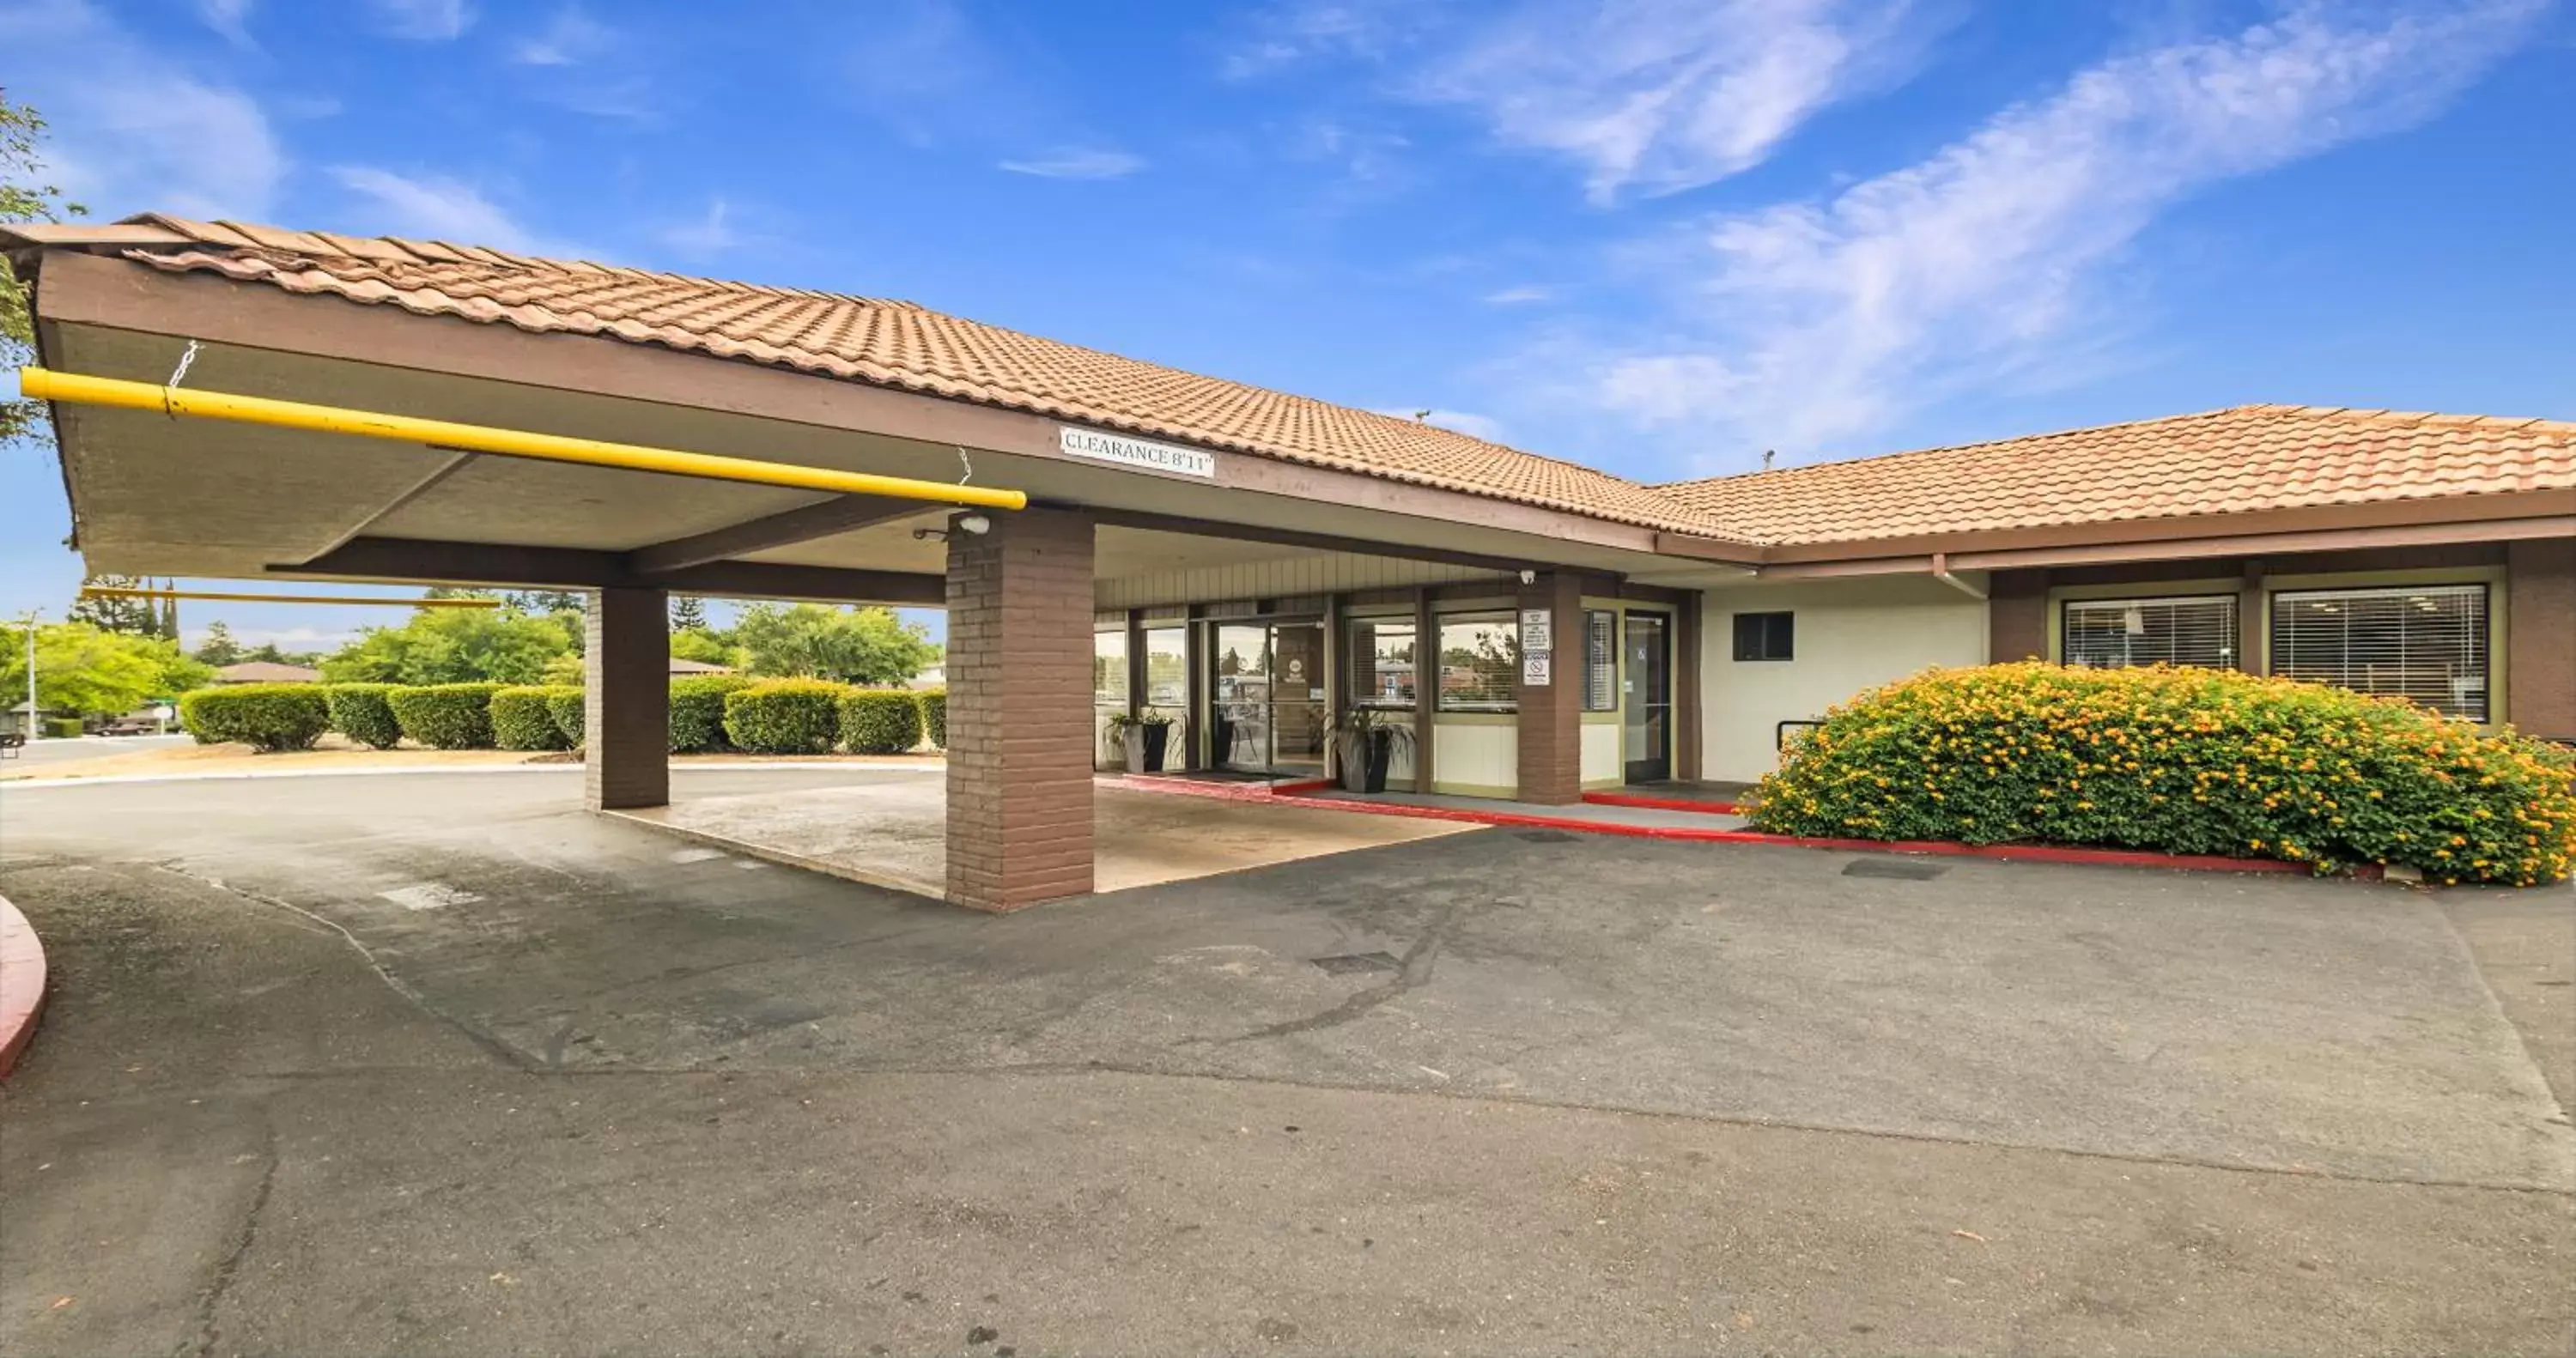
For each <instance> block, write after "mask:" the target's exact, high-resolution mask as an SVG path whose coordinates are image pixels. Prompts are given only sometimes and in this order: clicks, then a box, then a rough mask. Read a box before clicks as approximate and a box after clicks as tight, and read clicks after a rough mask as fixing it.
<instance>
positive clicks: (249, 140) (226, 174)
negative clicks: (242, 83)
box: [0, 0, 289, 220]
mask: <svg viewBox="0 0 2576 1358" xmlns="http://www.w3.org/2000/svg"><path fill="white" fill-rule="evenodd" d="M0 51H6V52H8V53H9V54H10V66H11V74H12V76H13V79H12V81H11V84H10V86H9V93H10V96H11V97H12V98H13V99H23V100H26V101H27V102H28V103H30V104H32V105H34V106H35V107H37V108H40V109H42V110H44V112H45V115H46V117H47V118H48V120H49V121H50V122H51V125H52V126H51V141H50V144H49V145H48V146H47V148H46V152H45V158H46V161H47V167H46V168H47V175H46V177H47V178H48V179H50V180H52V181H54V182H57V183H59V184H61V185H62V186H63V188H64V189H65V190H66V191H68V192H69V193H70V195H71V197H73V198H74V199H76V200H78V201H81V202H84V203H86V204H88V205H89V207H90V208H91V209H92V210H93V211H95V212H97V213H99V214H101V215H106V216H117V215H123V214H125V213H129V212H138V211H144V210H160V211H165V212H175V213H179V214H182V215H185V216H191V217H242V218H248V219H252V220H258V219H262V218H265V217H268V216H270V215H271V214H270V211H269V209H270V208H271V206H272V205H273V204H274V202H275V200H276V197H277V193H278V189H279V186H280V184H281V183H282V182H283V181H284V180H285V178H286V175H287V172H288V168H289V167H288V161H287V156H286V152H285V150H284V148H283V147H282V146H280V145H279V142H278V139H277V136H276V134H275V133H274V131H273V130H272V129H271V128H270V126H269V119H268V116H267V114H266V113H265V112H264V111H263V110H262V109H261V107H260V104H259V102H258V101H257V100H255V99H253V98H252V97H251V96H250V95H249V94H247V93H245V92H243V91H242V90H240V89H237V88H235V87H233V86H230V85H227V84H223V83H220V82H216V81H212V80H207V79H202V78H200V77H199V76H198V75H196V74H195V73H194V72H193V71H191V70H190V69H189V68H188V67H186V66H184V65H181V64H180V63H178V62H176V61H174V60H172V59H170V58H168V57H165V56H163V55H161V54H160V53H158V52H155V51H153V50H152V49H150V48H148V47H146V46H144V45H143V44H142V43H141V42H139V41H138V40H136V39H135V38H134V36H133V35H132V34H130V33H129V32H128V31H127V30H125V29H124V28H123V27H121V26H119V25H118V24H117V23H116V22H115V21H114V20H113V19H111V18H109V17H108V16H107V15H106V14H105V13H104V12H103V11H101V10H100V9H99V8H97V7H96V6H94V5H91V4H88V3H86V2H85V0H37V3H33V4H22V5H11V6H0Z"/></svg>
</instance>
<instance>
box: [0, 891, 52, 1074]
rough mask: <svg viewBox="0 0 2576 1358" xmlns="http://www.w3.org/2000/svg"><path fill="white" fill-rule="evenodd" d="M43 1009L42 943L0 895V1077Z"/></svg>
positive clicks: (14, 1059) (24, 1043)
mask: <svg viewBox="0 0 2576 1358" xmlns="http://www.w3.org/2000/svg"><path fill="white" fill-rule="evenodd" d="M44 1008H45V945H44V944H42V943H40V942H38V941H37V940H36V931H35V928H34V927H33V926H31V925H29V924H28V923H27V917H26V916H25V915H22V914H19V913H18V907H16V906H14V905H11V904H10V903H9V898H8V897H6V896H0V1078H5V1077H6V1076H7V1075H8V1074H9V1071H10V1070H11V1069H12V1068H13V1067H15V1066H16V1065H17V1064H18V1054H19V1053H20V1052H23V1051H25V1050H26V1049H27V1041H28V1039H30V1038H32V1037H34V1036H35V1035H36V1016H37V1015H39V1014H41V1013H43V1012H44Z"/></svg>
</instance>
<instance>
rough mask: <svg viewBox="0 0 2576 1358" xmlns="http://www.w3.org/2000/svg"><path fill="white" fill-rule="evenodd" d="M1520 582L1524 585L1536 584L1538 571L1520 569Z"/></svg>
mask: <svg viewBox="0 0 2576 1358" xmlns="http://www.w3.org/2000/svg"><path fill="white" fill-rule="evenodd" d="M1521 583H1522V584H1524V585H1535V584H1537V583H1538V572H1537V571H1522V572H1521Z"/></svg>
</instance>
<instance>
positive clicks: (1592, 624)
mask: <svg viewBox="0 0 2576 1358" xmlns="http://www.w3.org/2000/svg"><path fill="white" fill-rule="evenodd" d="M1583 710H1584V711H1586V712H1616V711H1618V710H1619V615H1618V614H1616V613H1612V612H1610V611H1608V610H1607V609H1596V608H1587V609H1585V610H1584V611H1583Z"/></svg>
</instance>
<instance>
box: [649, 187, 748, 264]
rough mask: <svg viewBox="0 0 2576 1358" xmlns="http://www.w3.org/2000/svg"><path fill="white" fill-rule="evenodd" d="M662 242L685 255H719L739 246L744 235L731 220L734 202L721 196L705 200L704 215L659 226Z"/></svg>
mask: <svg viewBox="0 0 2576 1358" xmlns="http://www.w3.org/2000/svg"><path fill="white" fill-rule="evenodd" d="M660 235H661V238H662V243H663V244H664V245H667V246H669V247H671V248H672V249H674V250H677V251H679V252H680V253H681V254H684V255H696V256H701V257H703V256H707V255H720V254H724V253H726V252H727V251H730V250H733V249H736V248H738V247H740V246H741V245H742V243H743V240H744V236H743V233H742V231H741V229H740V228H739V227H736V226H735V225H734V223H733V205H732V204H730V203H728V202H726V201H725V200H723V199H722V198H712V199H709V200H708V201H707V210H706V215H704V216H702V217H699V218H697V219H696V220H694V221H686V222H680V223H676V224H674V225H671V226H666V227H664V228H662V230H661V232H660Z"/></svg>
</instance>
